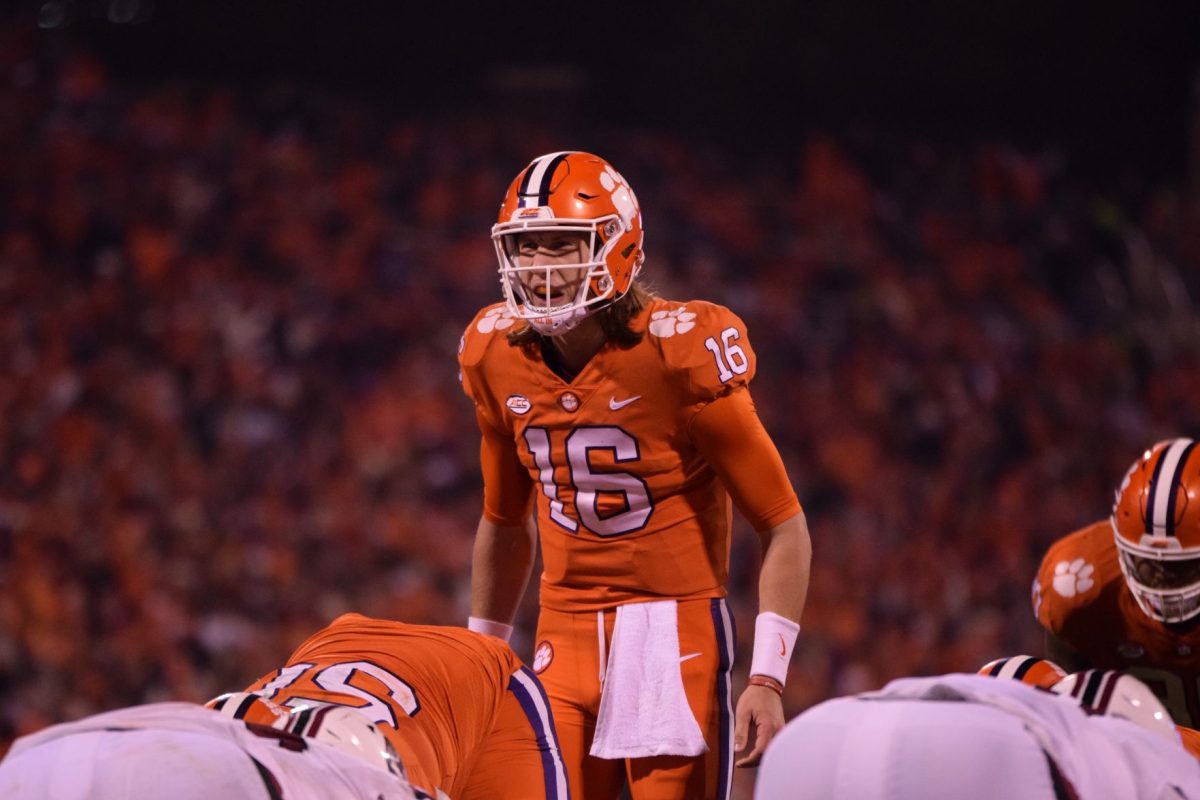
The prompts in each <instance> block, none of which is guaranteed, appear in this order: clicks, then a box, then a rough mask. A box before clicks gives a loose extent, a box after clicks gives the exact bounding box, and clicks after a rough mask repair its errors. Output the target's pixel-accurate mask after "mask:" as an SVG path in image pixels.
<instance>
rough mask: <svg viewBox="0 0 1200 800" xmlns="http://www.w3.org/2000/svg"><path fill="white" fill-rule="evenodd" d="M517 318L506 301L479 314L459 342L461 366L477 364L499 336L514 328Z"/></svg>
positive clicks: (493, 305)
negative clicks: (511, 312)
mask: <svg viewBox="0 0 1200 800" xmlns="http://www.w3.org/2000/svg"><path fill="white" fill-rule="evenodd" d="M514 324H516V319H515V318H514V317H513V316H512V314H510V313H509V311H508V307H507V306H506V305H505V304H504V303H494V304H492V305H490V306H488V307H486V308H484V309H483V310H482V311H480V312H479V313H478V314H476V315H475V319H473V320H471V324H470V325H468V326H467V329H466V330H465V331H463V335H462V339H461V340H459V343H458V363H459V365H460V366H463V367H468V366H475V365H476V364H478V363H479V362H480V361H481V360H483V354H484V353H486V352H487V349H488V346H489V345H490V344H491V343H492V341H493V340H495V339H496V338H497V336H500V337H504V336H507V335H508V332H509V331H511V330H512V327H513V325H514Z"/></svg>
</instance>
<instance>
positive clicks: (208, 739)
mask: <svg viewBox="0 0 1200 800" xmlns="http://www.w3.org/2000/svg"><path fill="white" fill-rule="evenodd" d="M325 717H326V718H325V719H324V720H323V723H324V724H322V725H321V726H320V727H319V728H315V729H314V728H311V727H310V729H309V730H308V731H307V732H304V733H302V732H298V731H295V730H291V729H290V728H292V727H293V725H292V724H290V723H293V722H295V720H294V719H292V715H289V714H286V713H282V712H280V713H276V714H273V715H272V718H273V721H274V722H276V723H278V727H271V726H268V725H262V724H258V723H254V722H248V721H244V720H237V719H231V718H230V717H227V716H222V715H221V714H215V713H213V712H212V711H211V710H209V709H207V708H205V707H203V706H199V705H194V704H192V703H155V704H153V705H145V706H134V707H132V708H122V709H118V710H116V711H109V712H106V713H104V714H97V715H95V716H92V717H87V718H85V719H82V720H78V721H77V722H67V723H63V724H61V725H54V726H52V727H50V728H46V729H45V730H42V731H39V732H38V733H34V734H31V735H29V736H25V737H22V738H21V739H18V740H17V742H16V744H14V745H13V747H12V750H11V751H9V754H8V756H7V757H6V758H5V759H4V761H3V762H0V797H4V798H7V800H45V799H46V798H53V799H54V800H84V798H123V800H160V798H164V797H169V798H172V800H212V798H238V799H239V800H282V799H283V798H287V800H327V799H328V798H339V799H340V798H346V800H351V798H353V799H354V800H358V798H362V800H422V799H424V798H428V795H426V794H424V793H422V792H419V791H414V790H413V788H412V787H411V786H410V785H409V783H408V781H407V780H406V779H405V778H404V775H403V768H402V766H401V765H400V763H399V762H398V761H397V759H396V756H395V754H394V752H393V751H392V749H391V746H390V745H389V744H388V741H387V740H386V739H385V738H384V737H383V736H382V735H381V734H380V733H379V732H378V731H377V730H376V729H375V728H374V726H372V725H371V724H370V723H368V722H367V721H366V720H364V719H363V718H362V717H361V716H359V715H357V714H354V713H353V712H351V711H349V710H348V709H344V708H331V709H329V710H328V713H327V714H326V715H325Z"/></svg>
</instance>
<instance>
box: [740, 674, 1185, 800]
mask: <svg viewBox="0 0 1200 800" xmlns="http://www.w3.org/2000/svg"><path fill="white" fill-rule="evenodd" d="M939 701H940V702H939ZM1048 758H1049V759H1053V764H1054V766H1055V767H1056V768H1057V769H1058V771H1059V772H1060V773H1061V775H1062V777H1064V778H1065V779H1066V781H1068V782H1069V783H1070V785H1071V786H1072V787H1073V788H1074V789H1075V791H1076V792H1077V794H1078V796H1079V797H1081V798H1085V799H1086V800H1102V799H1104V798H1111V799H1112V800H1142V799H1143V798H1144V799H1146V800H1166V799H1167V798H1170V799H1171V800H1177V799H1180V798H1183V799H1186V800H1191V799H1192V798H1196V799H1197V800H1200V764H1198V763H1197V761H1196V760H1195V759H1194V758H1192V756H1191V755H1189V754H1188V753H1187V751H1186V750H1184V749H1183V747H1182V745H1181V746H1179V747H1172V746H1171V745H1170V743H1167V742H1164V740H1163V739H1162V738H1161V737H1160V736H1158V735H1156V734H1154V733H1151V732H1150V731H1147V730H1145V729H1143V728H1141V727H1139V726H1137V725H1135V724H1134V723H1131V722H1128V721H1126V720H1122V719H1115V718H1111V717H1094V716H1088V715H1087V714H1086V713H1084V712H1083V711H1082V710H1081V709H1080V708H1079V706H1078V705H1077V704H1076V702H1075V701H1073V700H1072V699H1071V698H1069V697H1063V696H1059V695H1055V694H1051V693H1049V692H1045V691H1042V690H1039V689H1036V688H1034V687H1032V686H1028V685H1026V684H1023V683H1020V682H1018V681H1008V680H1001V679H997V678H991V677H986V676H979V675H966V674H954V675H942V676H936V677H932V678H904V679H901V680H897V681H892V682H891V683H889V684H888V685H887V686H885V687H884V688H883V689H882V690H880V691H878V692H869V693H866V694H862V695H856V696H854V697H844V698H839V699H836V700H830V701H828V702H825V703H821V704H820V705H817V706H814V707H813V708H811V709H809V710H808V711H806V712H805V713H803V714H801V715H800V716H798V717H797V718H796V719H794V720H792V721H791V722H790V723H788V725H787V726H785V728H784V729H783V730H782V731H781V732H780V733H779V735H778V736H777V737H776V738H775V740H774V741H772V742H771V745H770V747H769V748H768V749H767V752H766V755H765V756H764V758H763V764H762V767H761V768H760V770H759V776H758V781H757V785H756V788H755V794H754V796H755V798H756V800H775V798H788V799H789V800H791V799H792V798H803V797H814V798H816V797H821V798H823V799H824V800H836V798H854V800H870V799H871V798H876V797H878V798H884V797H886V798H922V800H941V799H942V798H951V797H953V798H962V797H971V798H972V800H989V798H1008V797H1022V798H1031V800H1032V799H1033V798H1054V797H1056V796H1061V795H1058V794H1056V791H1055V787H1054V778H1053V775H1052V773H1051V771H1050V769H1051V768H1050V762H1049V761H1048V760H1047V759H1048Z"/></svg>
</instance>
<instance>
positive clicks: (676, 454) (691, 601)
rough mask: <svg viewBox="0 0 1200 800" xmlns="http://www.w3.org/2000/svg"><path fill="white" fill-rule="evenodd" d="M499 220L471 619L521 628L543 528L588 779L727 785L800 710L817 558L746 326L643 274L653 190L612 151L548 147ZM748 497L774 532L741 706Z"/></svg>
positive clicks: (553, 685) (613, 790) (644, 793)
mask: <svg viewBox="0 0 1200 800" xmlns="http://www.w3.org/2000/svg"><path fill="white" fill-rule="evenodd" d="M492 239H493V242H494V244H495V248H496V255H497V258H498V260H499V270H500V282H501V285H502V288H503V294H504V302H502V303H497V304H495V305H492V306H489V307H487V308H484V309H483V310H482V311H481V312H480V313H479V314H478V315H477V316H476V317H475V319H474V320H473V321H472V322H471V324H470V325H469V326H468V327H467V330H466V332H465V334H464V336H463V340H462V343H461V346H460V355H459V361H460V366H461V376H462V383H463V389H464V391H465V392H466V394H467V395H468V397H470V398H471V400H472V401H473V402H474V404H475V411H476V417H477V421H478V424H479V428H480V431H481V432H482V445H481V449H480V460H481V467H482V471H483V477H484V504H483V505H484V507H483V515H482V518H481V520H480V523H479V529H478V533H477V536H476V540H475V551H474V558H473V566H472V611H471V619H470V622H469V625H470V627H471V628H472V629H474V630H479V631H481V632H485V633H491V634H493V635H497V636H499V637H501V638H505V639H507V637H508V635H509V634H510V633H511V631H512V628H511V622H512V619H513V616H514V614H515V611H516V608H517V604H518V601H519V599H520V598H521V596H522V594H523V592H524V590H525V587H526V584H527V582H528V579H529V574H530V571H531V568H532V564H533V560H534V553H535V544H534V538H535V536H536V537H537V538H540V543H541V549H542V556H543V560H544V571H543V574H542V579H541V593H540V601H541V609H540V615H539V619H538V628H537V634H536V642H537V644H536V651H535V655H534V662H533V666H534V668H535V670H536V671H537V672H538V674H539V675H540V677H541V678H542V682H543V684H544V685H545V686H546V691H547V693H548V694H549V696H550V702H551V705H552V706H553V708H554V715H555V721H556V723H557V725H558V732H559V735H560V737H561V743H562V748H563V754H564V757H565V759H566V762H567V768H568V771H569V774H570V778H571V785H572V789H573V790H574V791H575V792H576V796H577V797H588V798H591V797H598V798H611V797H614V796H615V795H616V794H617V792H618V791H620V787H621V785H622V784H624V783H626V782H628V784H629V787H630V791H631V793H632V795H633V797H634V798H642V797H654V798H672V797H679V798H682V797H687V798H701V797H716V798H726V797H728V795H729V791H730V784H731V780H732V771H733V766H734V756H733V753H734V752H735V751H743V752H744V755H743V756H742V758H741V759H740V760H739V761H738V762H737V763H738V765H751V764H755V763H757V761H758V759H759V758H760V757H761V754H762V752H763V750H764V748H765V746H766V744H767V742H768V741H769V740H770V737H771V736H772V735H773V734H774V733H775V731H777V730H778V729H779V728H780V727H781V726H782V724H783V706H782V701H781V694H782V690H783V686H784V682H785V680H786V678H787V668H788V663H789V660H790V658H791V654H792V650H793V647H794V645H795V641H796V637H797V634H798V632H799V624H798V620H799V619H800V614H801V610H802V608H803V605H804V598H805V595H806V592H807V586H808V565H809V558H810V542H809V535H808V529H807V526H806V524H805V520H804V516H803V513H802V511H801V508H800V504H799V502H798V501H797V499H796V495H795V493H794V491H793V489H792V486H791V484H790V482H789V480H788V477H787V473H786V471H785V470H784V467H783V463H782V460H781V458H780V456H779V454H778V452H777V451H776V449H775V446H774V444H773V443H772V441H771V439H770V437H769V436H768V434H767V433H766V431H765V430H764V428H763V426H762V424H761V422H760V421H759V418H758V415H757V413H756V411H755V407H754V403H753V401H752V400H751V397H750V391H749V389H748V386H749V383H750V381H751V379H752V378H753V377H754V373H755V368H756V360H755V355H754V350H753V349H752V348H751V346H750V343H749V340H748V338H747V333H746V326H745V324H744V323H743V322H742V321H741V320H740V319H739V318H738V317H737V316H735V315H734V314H733V313H732V312H730V311H729V310H728V309H726V308H723V307H721V306H719V305H714V304H712V303H708V302H704V301H700V300H689V301H682V302H679V301H672V300H664V299H662V298H659V297H656V296H654V295H653V294H652V293H650V292H649V291H648V290H647V289H646V288H644V287H643V286H642V285H641V283H640V282H639V281H638V279H637V278H638V273H639V271H640V269H641V267H642V264H643V261H644V258H645V256H644V253H643V249H642V215H641V211H640V209H639V206H638V202H637V198H636V197H635V195H634V192H633V190H632V188H631V187H630V186H629V183H628V182H627V181H626V180H625V178H624V177H623V176H622V175H621V174H620V173H618V172H617V171H616V170H615V169H613V167H612V166H611V165H610V164H608V163H607V162H605V161H604V160H603V159H601V158H599V157H597V156H594V155H591V154H588V153H581V152H561V153H550V154H548V155H544V156H541V157H539V158H535V159H534V160H533V161H532V162H531V163H530V164H529V165H528V166H527V167H526V168H525V169H523V170H522V171H521V172H520V174H519V175H518V176H517V178H516V180H514V181H513V183H512V185H511V186H510V187H509V189H508V192H507V194H506V195H505V198H504V202H503V204H502V205H501V207H500V214H499V220H498V222H497V224H496V225H495V226H494V227H493V228H492ZM731 497H732V503H733V504H734V505H736V506H737V507H738V509H739V510H740V511H741V512H742V514H743V515H744V516H745V517H746V518H747V519H748V520H749V521H750V523H751V524H752V525H753V527H754V528H755V529H756V530H757V531H758V534H759V537H760V539H761V543H762V547H763V559H762V568H761V572H760V573H759V611H760V613H759V615H758V617H757V619H756V624H755V635H754V656H753V660H752V663H751V667H750V673H751V677H750V685H749V686H748V688H747V689H746V690H745V692H744V693H743V694H742V695H741V697H740V698H739V700H738V703H737V712H736V716H735V715H734V713H733V703H732V697H731V683H730V670H731V667H732V662H733V644H734V632H733V626H732V618H731V615H730V612H729V610H728V608H727V607H726V604H725V599H724V598H725V593H726V592H725V582H726V578H727V576H728V571H729V549H730V540H729V531H730V513H731V508H730V498H731ZM533 505H536V510H535V511H534V512H533V515H532V516H533V519H534V521H535V525H532V526H531V525H530V524H529V521H530V517H531V506H533ZM535 530H536V533H535ZM656 685H658V686H659V688H661V691H658V690H656V689H655V688H654V687H655V686H656Z"/></svg>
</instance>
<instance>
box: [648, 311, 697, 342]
mask: <svg viewBox="0 0 1200 800" xmlns="http://www.w3.org/2000/svg"><path fill="white" fill-rule="evenodd" d="M695 319H696V315H695V314H693V313H692V312H691V311H688V310H687V306H680V307H679V308H677V309H675V310H674V311H655V312H654V313H653V314H651V315H650V332H651V333H653V334H654V335H655V336H657V337H659V338H660V339H668V338H670V337H672V336H674V335H675V334H677V333H687V332H688V331H690V330H691V329H692V328H694V327H696V323H695V322H694V321H693V320H695Z"/></svg>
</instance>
